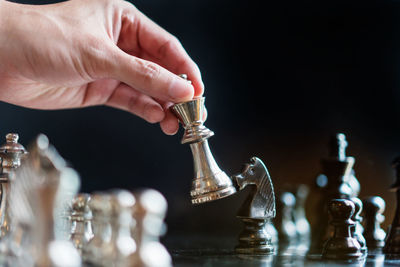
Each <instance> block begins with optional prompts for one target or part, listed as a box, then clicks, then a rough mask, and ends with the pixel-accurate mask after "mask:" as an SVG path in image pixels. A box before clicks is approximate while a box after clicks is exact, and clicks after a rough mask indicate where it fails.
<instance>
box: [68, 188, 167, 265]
mask: <svg viewBox="0 0 400 267" xmlns="http://www.w3.org/2000/svg"><path fill="white" fill-rule="evenodd" d="M166 209H167V202H166V200H165V198H164V197H163V196H162V195H161V194H160V193H159V192H158V191H155V190H152V189H146V190H140V191H136V192H134V193H131V192H129V191H127V190H121V189H119V190H112V191H109V192H96V193H94V194H91V195H89V194H79V195H77V196H76V197H75V198H74V199H73V201H72V204H71V207H70V214H69V216H68V217H67V219H69V222H70V229H71V232H70V237H69V238H70V240H71V241H72V243H73V244H74V245H75V247H76V248H77V249H78V251H79V252H80V254H81V256H82V259H83V261H84V262H85V263H88V264H91V265H92V266H107V267H108V266H115V267H125V266H126V267H129V266H160V267H161V266H162V267H168V266H171V265H172V262H171V257H170V255H169V253H168V252H167V250H166V249H165V247H164V246H163V245H162V244H161V243H160V241H159V237H160V236H161V235H162V234H164V233H165V229H166V227H165V224H164V217H165V214H166Z"/></svg>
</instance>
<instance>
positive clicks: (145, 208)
mask: <svg viewBox="0 0 400 267" xmlns="http://www.w3.org/2000/svg"><path fill="white" fill-rule="evenodd" d="M134 196H135V198H136V202H135V205H134V206H133V210H132V215H133V218H134V220H135V223H136V224H135V226H134V227H133V228H132V236H133V237H134V239H135V241H136V244H137V249H136V251H135V253H134V254H133V256H132V257H131V262H130V264H129V266H141V267H150V266H158V267H170V266H172V259H171V256H170V255H169V253H168V251H167V249H166V248H165V247H164V246H163V245H162V244H161V243H160V239H159V238H160V236H162V235H163V234H164V233H165V231H166V227H165V224H164V218H165V215H166V212H167V201H166V199H165V198H164V196H163V195H161V193H159V192H158V191H156V190H153V189H145V190H142V191H140V192H135V193H134Z"/></svg>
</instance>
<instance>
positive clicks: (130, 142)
mask: <svg viewBox="0 0 400 267" xmlns="http://www.w3.org/2000/svg"><path fill="white" fill-rule="evenodd" d="M20 2H25V3H35V4H40V3H42V4H44V3H47V2H51V1H20ZM53 2H54V1H53ZM133 2H134V4H135V5H136V7H137V8H138V9H140V10H141V11H142V12H144V13H145V14H146V15H147V16H149V17H150V18H151V19H153V20H154V21H156V22H157V23H158V24H160V25H161V26H162V27H164V28H165V29H166V30H168V31H169V32H171V33H172V34H174V35H176V36H177V37H178V38H179V39H180V41H181V42H182V43H183V45H184V47H185V48H186V50H187V51H188V53H189V54H190V55H191V56H192V58H193V59H194V60H195V61H196V62H197V63H198V65H199V67H200V69H201V71H202V75H203V79H204V83H205V85H206V91H205V96H206V99H207V101H206V104H207V109H208V112H209V116H208V120H207V123H206V125H207V126H208V127H209V128H210V129H212V130H213V131H214V132H215V133H216V135H215V136H214V137H213V138H212V139H210V145H211V150H212V151H213V154H214V156H215V158H216V159H217V161H218V162H219V164H220V167H221V168H222V169H224V170H225V171H226V172H227V173H228V174H232V173H234V172H237V171H239V170H240V167H241V165H242V163H244V162H246V161H247V160H248V159H249V158H250V157H251V156H253V155H256V156H258V157H260V158H262V159H263V160H264V161H265V162H266V164H267V166H268V167H269V170H270V173H271V175H272V178H273V181H274V183H275V184H276V186H277V187H278V188H279V187H280V185H282V184H283V183H286V182H289V183H300V182H301V183H308V184H311V183H312V181H313V179H314V177H315V176H316V174H317V173H318V172H319V171H320V165H319V160H320V158H321V157H324V156H326V155H327V153H328V152H327V142H328V139H329V136H330V135H331V134H333V133H336V132H338V131H340V132H344V133H345V134H346V135H347V137H348V141H349V147H348V154H349V155H352V156H354V157H355V158H356V165H355V170H356V174H357V176H358V178H359V180H360V182H361V196H367V195H381V196H383V197H384V198H385V200H386V201H387V205H388V207H387V212H386V214H385V215H386V218H387V221H386V223H385V224H386V225H387V224H388V223H389V222H390V220H391V218H392V217H393V212H394V208H395V207H394V205H395V204H394V196H393V195H392V193H389V192H388V191H387V188H388V187H389V185H390V184H391V183H392V181H393V180H394V173H393V170H392V169H391V166H390V162H391V160H392V159H393V157H394V156H396V155H397V153H398V152H399V145H400V142H399V140H398V136H399V134H400V128H399V124H398V115H399V113H400V108H399V101H400V88H399V85H400V84H399V82H400V79H399V77H400V69H399V64H400V55H399V51H400V50H399V48H400V42H399V41H400V16H399V12H400V9H399V4H400V3H399V1H390V0H382V1H307V0H299V1H268V2H264V3H262V1H254V0H246V1H239V0H218V1H215V0H201V1H199V0H192V1H187V0H186V1H185V0H169V1H161V0H147V1H145V0H137V1H133ZM261 4H263V5H261ZM0 64H1V63H0ZM0 114H2V115H3V116H2V120H1V125H2V127H1V131H0V133H1V134H3V135H4V134H6V133H7V132H12V131H14V132H18V133H19V134H20V136H21V142H22V143H23V144H25V145H26V144H27V143H29V141H31V140H32V139H33V138H34V136H35V135H36V134H38V133H39V132H42V133H45V134H47V135H48V136H49V139H50V141H51V142H52V143H53V144H54V145H55V146H56V148H57V149H58V150H59V152H60V153H61V155H63V156H64V157H65V158H66V159H68V160H69V161H70V162H71V164H72V165H73V167H74V168H76V169H77V170H78V172H79V173H80V174H81V178H82V191H85V192H92V191H96V190H104V189H109V188H115V187H122V188H127V189H132V188H138V187H151V188H155V189H157V190H159V191H161V192H162V193H163V194H164V195H165V196H166V197H167V199H168V202H169V212H168V218H167V222H168V224H169V229H170V231H171V232H174V231H175V232H177V231H181V232H185V231H208V232H210V231H213V230H215V231H216V232H217V231H219V232H221V231H225V232H229V231H236V230H237V228H238V224H237V222H236V219H234V214H235V212H236V209H237V205H238V203H239V202H240V200H241V198H243V196H234V197H232V198H229V199H224V200H221V201H217V202H215V203H210V204H205V205H203V206H198V207H193V206H191V205H190V198H189V190H190V184H191V180H192V177H193V173H192V171H193V170H192V157H191V153H190V149H189V147H188V146H183V145H181V144H180V138H181V135H182V131H180V132H179V133H178V134H177V135H176V136H173V137H170V136H165V135H164V134H162V132H161V131H160V129H159V126H158V125H150V124H147V123H146V122H144V121H142V120H141V119H139V118H136V117H134V116H132V115H130V114H128V113H125V112H123V111H119V110H114V109H112V108H107V107H92V108H86V109H81V110H63V111H38V110H30V109H25V108H21V107H16V106H12V105H9V104H6V103H0Z"/></svg>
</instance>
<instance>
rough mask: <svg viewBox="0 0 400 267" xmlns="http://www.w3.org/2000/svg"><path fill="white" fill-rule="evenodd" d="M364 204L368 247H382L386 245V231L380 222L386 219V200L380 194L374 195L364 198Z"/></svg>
mask: <svg viewBox="0 0 400 267" xmlns="http://www.w3.org/2000/svg"><path fill="white" fill-rule="evenodd" d="M363 205H364V233H363V234H364V237H365V240H366V242H367V247H368V249H369V250H371V249H381V248H383V247H384V246H385V238H386V233H385V231H384V230H383V229H382V228H381V226H380V224H381V223H382V222H383V221H384V220H385V216H383V215H382V214H383V212H384V211H385V206H386V205H385V201H384V200H383V199H382V198H381V197H378V196H372V197H368V198H365V199H364V200H363Z"/></svg>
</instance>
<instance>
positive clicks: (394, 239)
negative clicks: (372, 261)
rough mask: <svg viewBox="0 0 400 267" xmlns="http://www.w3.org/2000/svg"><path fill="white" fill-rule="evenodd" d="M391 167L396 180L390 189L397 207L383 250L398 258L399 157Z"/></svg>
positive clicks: (399, 243) (399, 254) (399, 238)
mask: <svg viewBox="0 0 400 267" xmlns="http://www.w3.org/2000/svg"><path fill="white" fill-rule="evenodd" d="M393 168H395V169H396V181H395V183H394V184H393V185H392V186H391V191H394V192H396V197H397V207H396V213H395V216H394V218H393V222H392V224H391V225H390V231H388V236H387V238H386V242H385V247H384V248H383V252H384V253H385V254H386V255H387V256H388V257H391V258H400V157H397V158H396V159H395V160H394V161H393Z"/></svg>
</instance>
